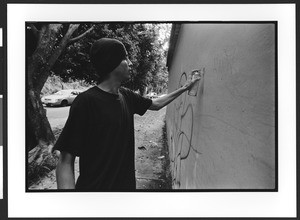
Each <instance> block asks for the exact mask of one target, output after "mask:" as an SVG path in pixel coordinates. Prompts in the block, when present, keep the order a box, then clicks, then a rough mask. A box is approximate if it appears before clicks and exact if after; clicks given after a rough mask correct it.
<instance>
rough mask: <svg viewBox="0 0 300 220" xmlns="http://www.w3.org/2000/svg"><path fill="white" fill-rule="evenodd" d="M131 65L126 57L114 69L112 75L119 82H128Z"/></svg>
mask: <svg viewBox="0 0 300 220" xmlns="http://www.w3.org/2000/svg"><path fill="white" fill-rule="evenodd" d="M131 65H132V63H131V61H130V60H129V58H128V56H126V58H125V59H124V60H122V62H121V63H120V64H119V66H117V67H116V69H115V70H114V73H115V74H114V75H115V77H116V78H117V79H119V80H120V81H121V82H123V81H125V80H128V79H129V78H130V69H131V68H130V67H131Z"/></svg>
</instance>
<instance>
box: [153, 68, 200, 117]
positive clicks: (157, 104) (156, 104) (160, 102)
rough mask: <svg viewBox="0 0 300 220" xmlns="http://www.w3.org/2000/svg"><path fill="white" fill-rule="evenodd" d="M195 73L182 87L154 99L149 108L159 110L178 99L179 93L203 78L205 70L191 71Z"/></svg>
mask: <svg viewBox="0 0 300 220" xmlns="http://www.w3.org/2000/svg"><path fill="white" fill-rule="evenodd" d="M196 71H197V73H198V74H197V73H195V74H194V77H193V78H192V79H190V80H188V81H187V82H186V83H185V84H184V85H183V86H182V87H181V88H179V89H177V90H175V91H173V92H171V93H169V94H167V95H165V96H163V97H160V98H157V99H153V100H152V105H151V106H150V107H149V110H155V111H157V110H159V109H161V108H163V107H165V106H166V105H168V104H169V103H170V102H172V101H173V100H174V99H176V98H177V97H178V96H179V95H181V94H182V93H183V92H185V91H186V90H188V89H190V88H191V87H192V86H193V85H194V84H195V83H196V82H197V81H199V80H200V79H202V78H203V74H204V73H203V72H202V71H199V70H193V71H192V72H191V73H193V72H196Z"/></svg>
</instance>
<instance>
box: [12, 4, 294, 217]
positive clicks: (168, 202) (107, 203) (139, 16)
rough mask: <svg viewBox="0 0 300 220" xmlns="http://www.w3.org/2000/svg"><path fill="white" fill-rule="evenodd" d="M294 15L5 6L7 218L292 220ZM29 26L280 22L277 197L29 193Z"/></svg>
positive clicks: (173, 7) (231, 7)
mask: <svg viewBox="0 0 300 220" xmlns="http://www.w3.org/2000/svg"><path fill="white" fill-rule="evenodd" d="M295 11H296V5H295V4H226V5H222V4H187V5H180V4H170V5H167V4H159V5H151V4H150V5H149V4H147V5H145V4H142V5H137V4H134V5H131V4H125V5H120V4H113V5H105V4H99V5H97V4H87V5H85V4H80V5H79V4H78V5H76V4H71V5H70V4H69V5H68V4H7V48H8V50H7V61H8V69H7V70H8V72H7V80H8V82H7V95H8V99H7V106H8V111H7V112H8V114H7V116H8V126H7V131H8V148H7V149H8V158H7V159H8V217H10V218H11V217H16V218H18V217H40V218H41V217H296V212H297V207H296V199H297V198H296V80H295V79H296V45H295V42H296V30H295V27H296V25H295V22H296V20H295ZM154 12H155V13H154ZM29 21H49V22H54V21H58V22H62V21H66V22H69V21H77V22H93V21H94V22H99V21H277V22H278V174H279V177H278V178H279V179H278V189H279V190H278V192H188V193H183V192H180V193H169V192H168V193H158V192H156V193H140V192H137V193H58V192H53V193H49V192H46V193H43V192H41V193H26V192H25V158H26V157H25V95H24V91H25V22H29ZM286 109H288V114H286V113H287V111H286ZM33 204H34V205H33Z"/></svg>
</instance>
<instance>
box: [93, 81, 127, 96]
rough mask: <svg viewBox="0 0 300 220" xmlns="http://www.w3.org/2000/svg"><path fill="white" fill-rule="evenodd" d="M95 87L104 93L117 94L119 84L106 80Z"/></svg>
mask: <svg viewBox="0 0 300 220" xmlns="http://www.w3.org/2000/svg"><path fill="white" fill-rule="evenodd" d="M97 86H98V87H99V88H100V89H102V90H103V91H105V92H109V93H112V94H118V93H119V88H120V86H121V83H120V82H116V81H111V80H106V81H103V82H101V83H99V84H98V85H97Z"/></svg>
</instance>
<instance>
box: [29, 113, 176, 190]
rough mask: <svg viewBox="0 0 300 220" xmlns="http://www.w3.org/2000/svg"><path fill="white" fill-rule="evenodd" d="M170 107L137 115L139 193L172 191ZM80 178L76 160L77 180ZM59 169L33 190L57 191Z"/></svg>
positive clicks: (136, 158)
mask: <svg viewBox="0 0 300 220" xmlns="http://www.w3.org/2000/svg"><path fill="white" fill-rule="evenodd" d="M165 113H166V108H163V109H161V110H160V111H147V112H146V113H145V115H143V116H138V115H135V116H134V119H135V123H134V124H135V152H136V154H135V163H136V179H137V189H138V190H153V191H155V190H158V191H159V190H160V189H171V182H170V180H169V179H168V171H167V170H168V158H169V157H168V154H167V150H166V149H165V148H164V145H163V126H164V123H165V122H164V118H165ZM78 175H79V166H78V158H76V160H75V178H76V179H77V178H78ZM56 188H57V187H56V178H55V170H53V171H51V172H50V173H49V174H48V176H46V177H45V178H43V179H41V180H40V181H39V182H38V183H36V184H34V185H32V186H31V187H30V188H29V189H32V190H37V189H40V190H44V189H47V190H48V189H56Z"/></svg>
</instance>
